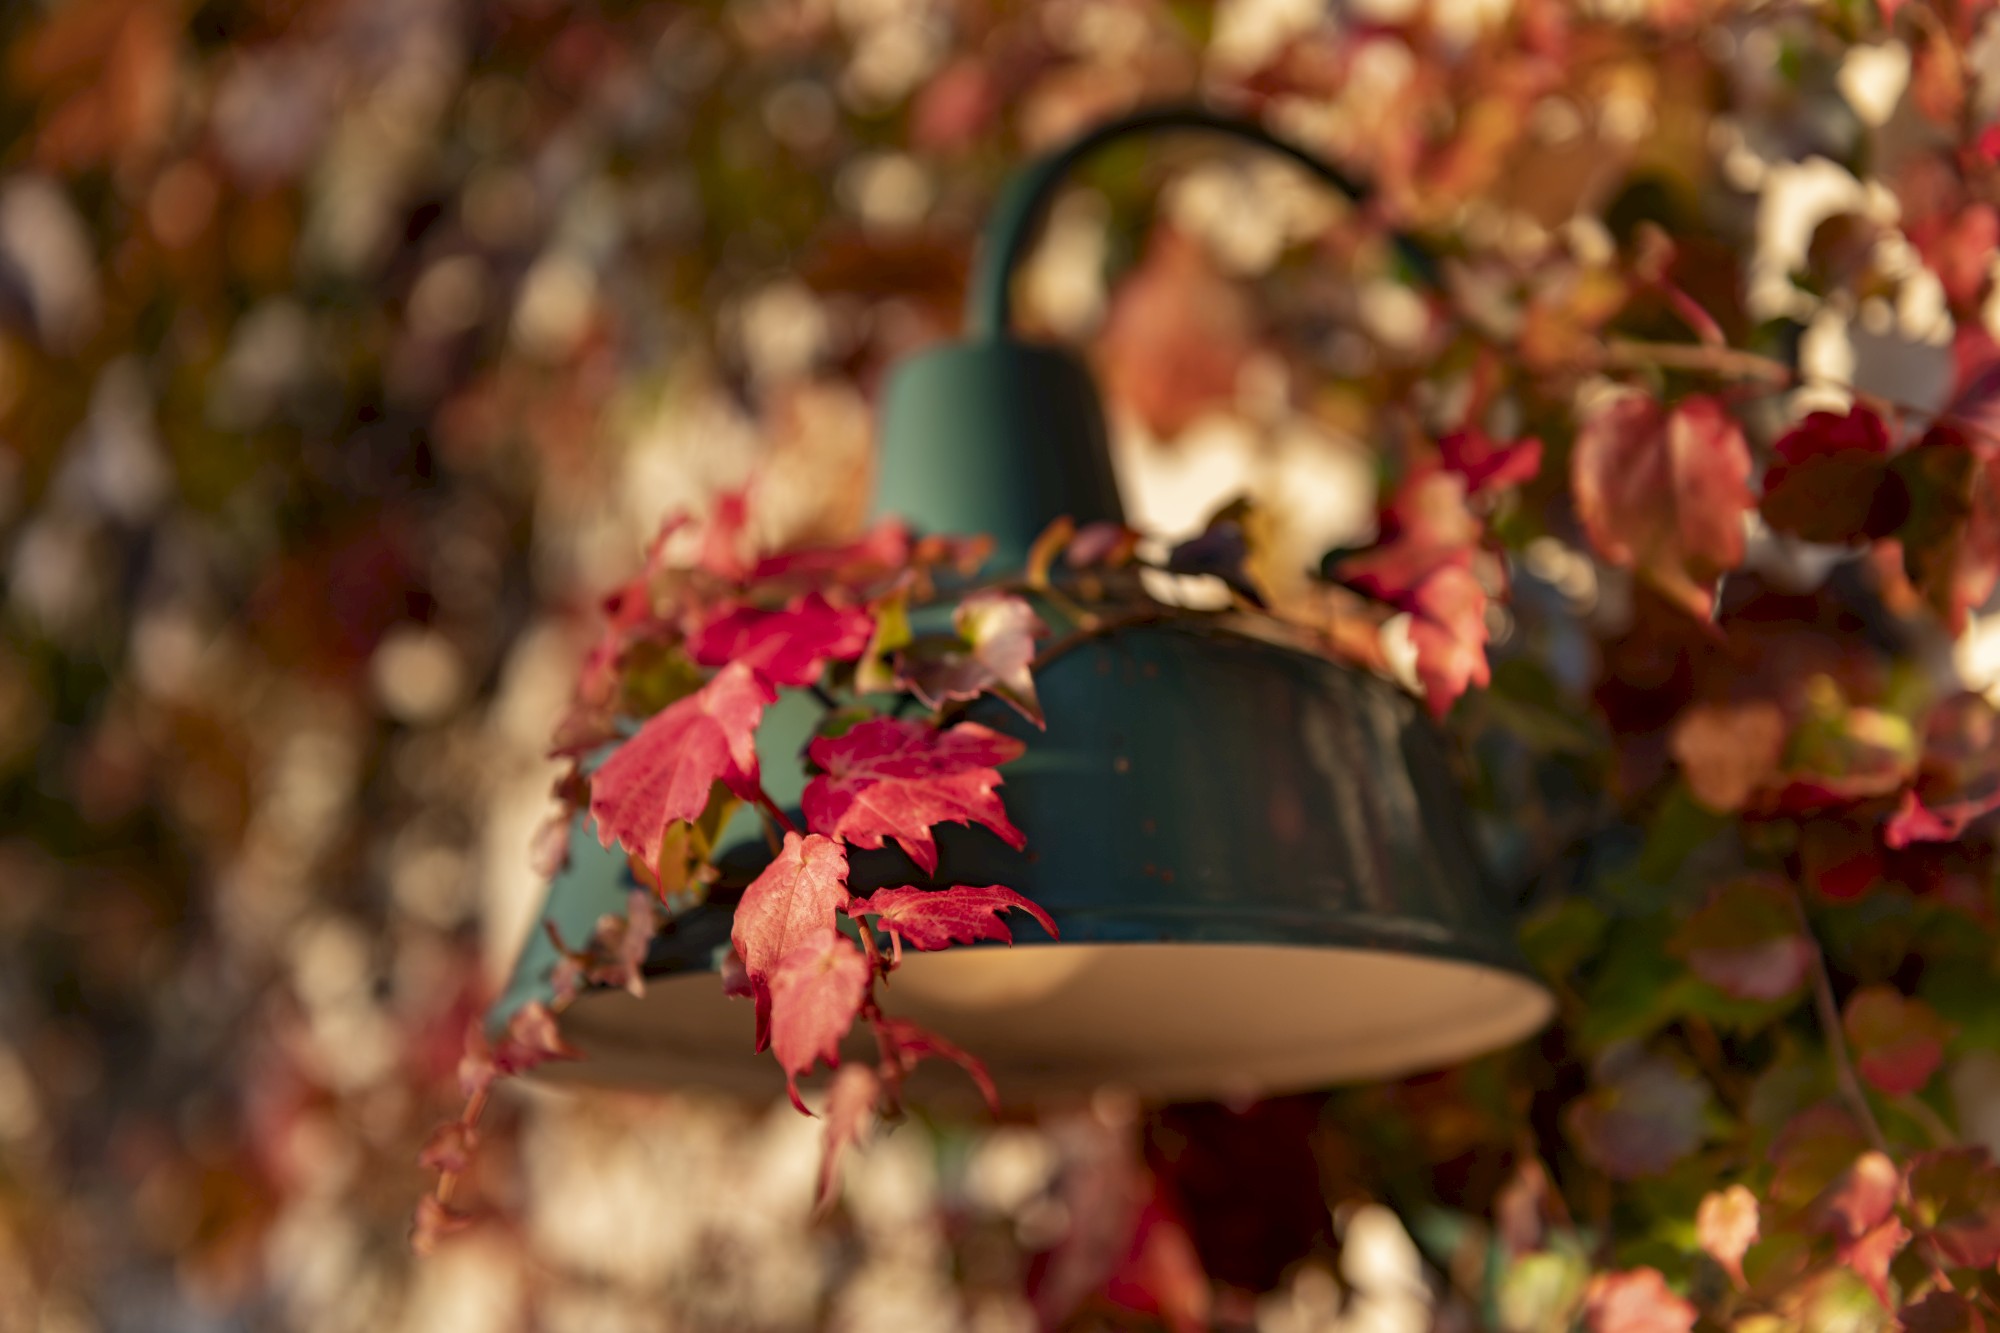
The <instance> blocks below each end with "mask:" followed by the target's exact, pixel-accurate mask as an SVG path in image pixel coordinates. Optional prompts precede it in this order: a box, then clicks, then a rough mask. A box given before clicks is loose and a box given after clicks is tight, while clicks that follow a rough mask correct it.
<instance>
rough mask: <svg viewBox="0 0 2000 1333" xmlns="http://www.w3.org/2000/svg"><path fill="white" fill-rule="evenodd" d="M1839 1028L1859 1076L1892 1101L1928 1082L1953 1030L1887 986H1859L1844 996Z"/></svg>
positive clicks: (1926, 1008)
mask: <svg viewBox="0 0 2000 1333" xmlns="http://www.w3.org/2000/svg"><path fill="white" fill-rule="evenodd" d="M1841 1026H1842V1027H1843V1028H1844V1029H1845V1030H1846V1033H1847V1042H1848V1045H1849V1046H1851V1047H1853V1049H1854V1063H1855V1067H1856V1068H1857V1069H1858V1070H1859V1071H1860V1073H1861V1077H1863V1078H1864V1079H1867V1080H1868V1082H1869V1084H1870V1085H1871V1086H1873V1087H1874V1088H1876V1089H1877V1090H1878V1091H1881V1092H1883V1093H1886V1094H1888V1095H1889V1096H1891V1097H1901V1096H1904V1095H1906V1094H1909V1093H1913V1092H1918V1091H1921V1090H1922V1088H1923V1086H1924V1085H1925V1084H1926V1083H1929V1082H1930V1081H1931V1075H1932V1074H1935V1073H1936V1072H1937V1069H1938V1066H1939V1065H1940V1064H1942V1063H1943V1062H1944V1043H1945V1041H1946V1040H1947V1039H1948V1038H1949V1037H1950V1036H1951V1031H1952V1030H1951V1027H1950V1026H1949V1025H1948V1024H1947V1023H1945V1022H1944V1020H1943V1019H1941V1018H1939V1017H1938V1016H1937V1014H1936V1013H1934V1012H1933V1011H1932V1009H1931V1007H1930V1006H1929V1005H1927V1004H1925V1003H1924V1002H1923V1001H1922V1000H1915V999H1910V998H1908V997H1906V996H1904V995H1902V994H1900V993H1898V992H1897V991H1896V990H1895V988H1893V987H1890V986H1864V987H1863V988H1862V989H1860V990H1858V991H1856V992H1854V994H1852V995H1850V996H1848V997H1847V1007H1846V1009H1845V1010H1844V1011H1843V1012H1842V1014H1841Z"/></svg>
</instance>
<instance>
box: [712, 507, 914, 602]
mask: <svg viewBox="0 0 2000 1333" xmlns="http://www.w3.org/2000/svg"><path fill="white" fill-rule="evenodd" d="M909 560H910V530H909V528H908V527H907V526H906V525H905V524H904V523H903V521H902V520H901V519H894V518H891V519H885V520H883V521H882V522H881V523H878V524H876V525H875V526H874V527H873V528H871V529H869V531H867V532H866V533H864V534H862V535H861V536H860V537H858V538H856V539H855V540H853V541H851V542H843V543H840V544H838V545H835V546H800V547H794V548H792V549H791V550H788V551H777V552H774V553H773V554H771V555H767V556H765V557H764V558H763V559H761V560H759V561H758V562H757V565H756V567H755V568H754V569H752V570H751V571H750V578H749V581H750V582H751V583H788V582H794V581H797V582H807V583H813V584H819V585H829V584H831V585H839V586H848V585H852V584H854V583H857V582H864V581H868V580H873V579H877V578H881V577H883V576H884V575H887V574H890V573H892V572H894V571H895V570H898V569H901V568H902V567H903V566H904V565H906V564H908V563H909Z"/></svg>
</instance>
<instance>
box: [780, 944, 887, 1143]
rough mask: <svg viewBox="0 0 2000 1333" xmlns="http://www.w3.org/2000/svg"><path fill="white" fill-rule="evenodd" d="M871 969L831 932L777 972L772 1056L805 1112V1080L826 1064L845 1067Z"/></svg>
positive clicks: (858, 952) (803, 948)
mask: <svg viewBox="0 0 2000 1333" xmlns="http://www.w3.org/2000/svg"><path fill="white" fill-rule="evenodd" d="M869 971H870V969H869V967H868V960H867V959H866V958H865V957H863V956H862V953H861V950H859V949H857V948H855V947H854V945H853V944H852V943H851V942H850V941H849V940H848V938H847V937H846V936H845V935H842V934H841V933H840V932H839V931H837V930H833V929H831V928H829V929H828V930H827V931H825V933H823V934H821V935H820V936H818V937H817V938H815V939H812V940H808V941H806V942H805V943H803V944H801V945H799V946H798V947H797V948H796V949H793V950H792V951H791V952H790V953H788V954H786V955H785V956H784V958H783V959H782V960H780V961H779V963H778V966H777V970H776V971H774V972H773V973H772V974H771V1053H772V1054H773V1055H775V1056H776V1057H777V1058H778V1064H779V1065H780V1066H782V1067H783V1068H784V1071H785V1088H786V1091H788V1092H789V1093H790V1094H791V1097H792V1105H794V1106H796V1107H798V1108H799V1110H800V1111H801V1112H805V1109H806V1107H805V1103H804V1102H803V1101H801V1100H799V1087H798V1081H799V1078H800V1076H801V1075H804V1074H809V1073H811V1072H812V1068H813V1065H814V1064H816V1063H818V1062H821V1061H824V1062H825V1063H826V1065H827V1067H828V1068H836V1067H838V1066H839V1064H840V1043H841V1040H842V1039H843V1038H845V1037H846V1036H847V1033H848V1031H849V1030H850V1029H851V1028H853V1026H854V1020H855V1018H856V1017H857V1016H859V1014H860V1012H861V1005H862V1002H863V1001H864V1000H866V999H867V998H868V981H869Z"/></svg>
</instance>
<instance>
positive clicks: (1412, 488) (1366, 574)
mask: <svg viewBox="0 0 2000 1333" xmlns="http://www.w3.org/2000/svg"><path fill="white" fill-rule="evenodd" d="M1465 500H1466V483H1465V479H1464V478H1463V477H1461V476H1459V475H1457V474H1456V473H1452V472H1448V471H1445V470H1444V469H1442V468H1438V467H1426V468H1419V469H1417V470H1416V471H1415V472H1413V473H1412V474H1411V475H1410V476H1409V477H1408V478H1407V479H1406V480H1405V481H1404V482H1403V484H1402V485H1401V486H1400V487H1398V488H1397V490H1396V494H1395V496H1394V497H1393V498H1392V499H1391V500H1390V501H1389V503H1388V504H1386V505H1384V506H1382V508H1381V510H1380V511H1379V512H1378V513H1377V515H1376V522H1377V524H1378V525H1379V527H1380V530H1381V535H1380V537H1379V539H1378V540H1377V541H1376V544H1375V545H1374V546H1373V547H1371V548H1370V549H1368V550H1366V551H1363V552H1361V553H1359V554H1357V555H1353V556H1350V557H1348V558H1347V559H1345V560H1343V561H1341V562H1340V565H1339V567H1338V569H1337V570H1336V571H1335V573H1336V575H1337V576H1338V577H1339V579H1340V581H1341V582H1342V583H1344V584H1346V585H1347V586H1348V587H1350V588H1353V589H1354V590H1355V591H1356V592H1359V593H1362V594H1364V595H1366V596H1369V597H1373V598H1375V599H1376V600H1377V601H1382V602H1387V603H1389V604H1390V605H1392V606H1395V607H1398V608H1399V609H1402V610H1409V609H1410V606H1409V602H1410V600H1411V598H1413V597H1414V596H1415V594H1416V592H1417V590H1418V589H1419V588H1421V587H1422V586H1423V585H1424V583H1425V582H1426V581H1427V580H1428V579H1430V578H1431V576H1432V575H1434V574H1436V573H1437V572H1438V571H1439V570H1441V569H1446V568H1458V569H1468V568H1470V567H1471V564H1472V558H1473V555H1474V553H1475V552H1476V551H1477V550H1478V547H1479V539H1480V535H1481V532H1482V528H1481V525H1480V522H1479V519H1478V518H1477V517H1476V516H1474V514H1473V513H1472V511H1471V510H1470V509H1468V508H1467V507H1466V503H1465Z"/></svg>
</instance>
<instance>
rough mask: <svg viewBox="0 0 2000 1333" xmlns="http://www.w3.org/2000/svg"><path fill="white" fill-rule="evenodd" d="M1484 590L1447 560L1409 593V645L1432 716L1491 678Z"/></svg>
mask: <svg viewBox="0 0 2000 1333" xmlns="http://www.w3.org/2000/svg"><path fill="white" fill-rule="evenodd" d="M1486 637H1487V635H1486V590H1485V589H1484V588H1482V587H1480V586H1479V580H1478V579H1476V578H1474V577H1473V576H1472V573H1471V571H1470V570H1465V569H1460V568H1458V567H1456V566H1450V565H1448V566H1446V567H1444V568H1442V569H1439V570H1438V571H1436V572H1435V573H1433V574H1432V575H1431V576H1430V577H1429V578H1427V579H1425V580H1424V581H1423V583H1422V584H1421V585H1419V586H1418V588H1417V590H1416V593H1415V595H1414V596H1413V597H1412V598H1411V599H1410V646H1411V647H1413V648H1415V649H1416V652H1417V680H1418V682H1419V683H1420V684H1421V685H1422V686H1423V687H1424V702H1425V704H1426V705H1428V706H1429V708H1430V710H1431V716H1433V717H1439V718H1441V717H1443V716H1444V715H1445V714H1446V713H1449V712H1450V711H1451V706H1452V704H1454V703H1456V702H1457V701H1458V697H1459V696H1460V695H1461V694H1464V693H1465V692H1466V690H1468V689H1470V688H1471V687H1472V686H1474V685H1478V686H1481V687H1483V686H1485V685H1486V684H1487V683H1488V682H1490V681H1491V680H1492V679H1493V673H1492V669H1491V668H1490V667H1489V666H1488V665H1487V661H1486Z"/></svg>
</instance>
